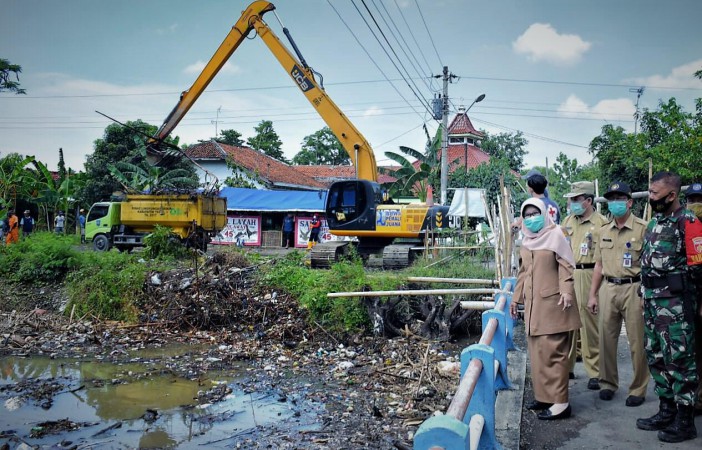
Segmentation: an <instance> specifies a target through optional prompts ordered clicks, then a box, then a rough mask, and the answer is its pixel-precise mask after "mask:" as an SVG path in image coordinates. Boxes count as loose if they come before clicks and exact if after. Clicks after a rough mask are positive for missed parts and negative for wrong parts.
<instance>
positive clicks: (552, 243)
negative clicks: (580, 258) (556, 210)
mask: <svg viewBox="0 0 702 450" xmlns="http://www.w3.org/2000/svg"><path fill="white" fill-rule="evenodd" d="M529 205H531V206H535V207H536V208H538V210H539V211H540V212H541V215H542V216H543V217H544V227H543V228H542V229H541V230H539V232H538V233H533V232H531V231H529V229H527V227H525V226H524V220H522V233H524V239H522V247H524V248H526V249H527V250H530V251H534V250H551V251H552V252H555V253H556V254H557V255H558V256H560V257H561V258H563V259H564V260H566V261H567V262H568V263H569V264H570V265H571V266H573V267H575V258H574V257H573V250H572V249H571V248H570V244H568V241H566V238H565V236H564V235H563V232H562V231H561V229H560V227H558V226H557V225H556V224H555V223H553V221H552V220H551V218H550V217H549V215H548V210H547V208H546V205H545V204H544V202H542V201H541V200H540V199H538V198H533V197H532V198H530V199H528V200H526V201H525V202H524V203H522V207H521V209H520V212H521V216H522V217H524V209H525V208H526V207H527V206H529Z"/></svg>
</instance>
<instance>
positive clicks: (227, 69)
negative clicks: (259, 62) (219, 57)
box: [183, 60, 241, 75]
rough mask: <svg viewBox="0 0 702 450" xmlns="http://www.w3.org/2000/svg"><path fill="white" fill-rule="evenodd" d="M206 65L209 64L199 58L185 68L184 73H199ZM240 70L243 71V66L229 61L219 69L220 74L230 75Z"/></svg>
mask: <svg viewBox="0 0 702 450" xmlns="http://www.w3.org/2000/svg"><path fill="white" fill-rule="evenodd" d="M205 65H207V63H206V62H205V61H202V60H198V61H197V62H196V63H193V64H190V65H189V66H188V67H186V68H185V69H183V73H184V74H187V75H199V74H200V72H202V69H204V68H205ZM239 72H241V68H240V67H239V66H236V65H234V64H232V63H229V62H227V63H225V64H224V66H222V68H221V69H220V70H219V73H220V74H229V75H233V74H235V73H239Z"/></svg>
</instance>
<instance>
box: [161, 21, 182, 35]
mask: <svg viewBox="0 0 702 450" xmlns="http://www.w3.org/2000/svg"><path fill="white" fill-rule="evenodd" d="M176 29H178V24H177V23H173V24H171V25H169V26H168V28H156V34H158V35H159V36H163V35H164V34H169V33H175V31H176Z"/></svg>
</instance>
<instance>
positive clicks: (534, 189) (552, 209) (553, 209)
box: [527, 173, 561, 225]
mask: <svg viewBox="0 0 702 450" xmlns="http://www.w3.org/2000/svg"><path fill="white" fill-rule="evenodd" d="M546 186H548V180H546V177H544V176H543V175H541V174H540V173H537V174H534V175H532V176H530V177H529V178H527V190H528V191H529V195H531V196H532V197H534V198H538V199H539V200H541V201H542V202H544V204H545V205H546V208H547V209H548V215H549V217H550V218H551V220H552V221H553V223H555V224H556V225H558V224H559V223H561V211H560V210H559V207H558V204H557V203H556V202H554V201H553V200H551V199H550V198H548V197H547V196H546V194H545V192H546Z"/></svg>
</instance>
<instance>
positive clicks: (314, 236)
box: [307, 213, 322, 250]
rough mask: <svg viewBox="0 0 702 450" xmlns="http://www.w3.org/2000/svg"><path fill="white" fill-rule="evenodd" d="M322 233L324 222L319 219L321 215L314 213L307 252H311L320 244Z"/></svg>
mask: <svg viewBox="0 0 702 450" xmlns="http://www.w3.org/2000/svg"><path fill="white" fill-rule="evenodd" d="M320 231H322V221H321V220H320V219H319V214H317V213H314V216H312V222H310V239H309V241H308V242H307V250H310V249H311V248H312V247H314V246H315V245H316V244H317V242H319V232H320Z"/></svg>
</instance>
